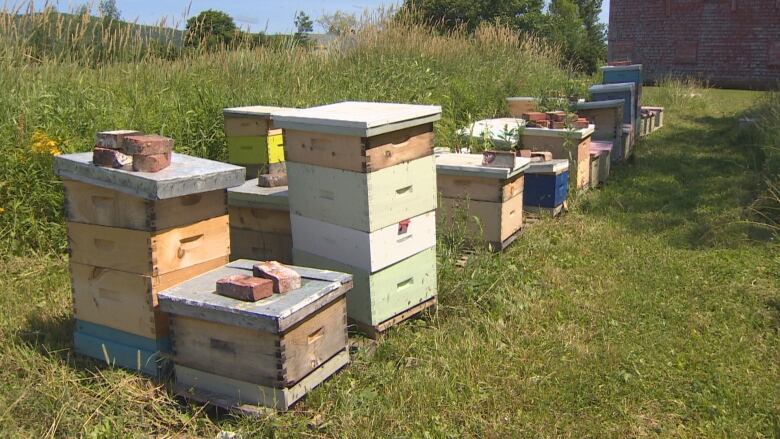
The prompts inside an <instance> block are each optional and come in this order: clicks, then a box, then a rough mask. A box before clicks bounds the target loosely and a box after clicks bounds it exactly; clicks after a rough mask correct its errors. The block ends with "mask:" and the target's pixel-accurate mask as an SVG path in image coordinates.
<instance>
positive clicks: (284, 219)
mask: <svg viewBox="0 0 780 439" xmlns="http://www.w3.org/2000/svg"><path fill="white" fill-rule="evenodd" d="M229 214H230V227H234V228H237V229H246V230H257V231H258V232H269V233H276V234H282V235H289V234H290V233H291V232H290V230H291V229H290V212H287V211H284V210H278V209H264V208H250V207H235V206H230V208H229Z"/></svg>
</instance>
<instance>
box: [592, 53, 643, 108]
mask: <svg viewBox="0 0 780 439" xmlns="http://www.w3.org/2000/svg"><path fill="white" fill-rule="evenodd" d="M599 70H601V75H602V81H601V83H602V84H624V83H629V82H630V83H632V84H634V90H635V101H634V113H635V114H639V110H640V105H641V102H642V84H643V80H642V64H631V65H627V66H603V67H601V68H600V69H599Z"/></svg>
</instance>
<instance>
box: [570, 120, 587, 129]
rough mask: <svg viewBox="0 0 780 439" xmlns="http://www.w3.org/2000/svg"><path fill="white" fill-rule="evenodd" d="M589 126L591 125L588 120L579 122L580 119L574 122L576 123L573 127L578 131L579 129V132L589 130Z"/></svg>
mask: <svg viewBox="0 0 780 439" xmlns="http://www.w3.org/2000/svg"><path fill="white" fill-rule="evenodd" d="M588 125H590V124H589V123H588V119H585V120H579V119H578V120H576V121H574V122H573V123H572V126H573V127H574V128H576V129H578V130H582V129H585V128H587V127H588Z"/></svg>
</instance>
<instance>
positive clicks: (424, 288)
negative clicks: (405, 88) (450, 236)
mask: <svg viewBox="0 0 780 439" xmlns="http://www.w3.org/2000/svg"><path fill="white" fill-rule="evenodd" d="M440 118H441V108H440V107H436V106H425V105H406V104H388V103H372V102H342V103H338V104H333V105H325V106H322V107H314V108H309V109H306V110H297V111H291V112H287V113H284V114H282V115H279V116H276V117H275V118H274V121H275V123H276V126H278V127H280V128H283V129H284V131H285V139H286V145H285V148H286V150H285V152H286V155H287V158H288V162H287V172H288V181H289V201H290V219H291V227H292V238H293V261H294V262H295V263H296V264H299V265H307V266H313V267H317V268H323V269H332V270H340V271H344V272H348V273H351V274H353V275H354V276H355V279H356V281H355V283H356V288H354V289H353V291H352V292H351V293H350V294H349V295H348V296H347V304H348V314H349V317H350V319H351V320H353V321H355V322H356V324H357V325H358V327H359V328H362V329H363V330H364V332H367V333H369V334H368V335H373V336H375V335H376V334H378V333H381V332H382V331H384V330H385V329H387V328H388V327H390V326H392V325H393V324H395V323H398V322H400V321H401V320H403V319H405V318H408V317H410V316H411V315H413V314H414V313H416V312H419V310H421V308H420V305H421V304H422V303H428V304H435V297H436V283H435V278H436V264H435V257H434V256H431V255H435V244H436V225H435V223H436V220H435V210H436V170H435V165H434V158H433V122H435V121H437V120H439V119H440ZM417 260H419V261H421V263H418V264H415V265H412V263H413V262H414V261H417ZM431 261H433V263H431ZM423 279H433V281H430V280H425V281H423ZM415 307H417V308H415ZM415 309H416V310H415Z"/></svg>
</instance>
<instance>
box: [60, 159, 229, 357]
mask: <svg viewBox="0 0 780 439" xmlns="http://www.w3.org/2000/svg"><path fill="white" fill-rule="evenodd" d="M55 172H56V173H57V175H59V176H60V177H61V178H62V179H63V180H64V186H65V209H64V210H65V219H66V227H67V231H68V242H69V247H70V273H71V285H72V290H73V309H74V315H75V317H76V319H77V320H78V321H79V324H77V325H76V333H75V335H74V341H75V347H76V350H77V352H80V353H84V354H86V355H90V356H93V357H96V358H97V359H99V360H105V361H108V362H109V363H110V364H116V365H119V366H123V367H127V368H130V369H133V370H139V367H138V362H137V361H135V360H133V361H131V362H127V361H125V360H128V359H129V358H131V357H132V355H130V353H132V352H136V351H138V352H143V353H144V355H145V356H146V357H149V356H151V353H149V351H148V350H149V349H150V346H164V345H165V343H166V342H165V340H166V339H167V335H168V320H167V317H166V316H165V315H164V314H163V313H161V312H160V311H159V309H158V306H157V293H158V292H159V291H161V290H162V289H164V288H168V287H170V286H173V285H176V284H177V283H179V282H183V281H185V280H187V279H189V278H192V277H194V276H196V275H198V274H200V273H203V272H205V271H209V270H212V269H214V268H216V267H218V266H221V265H222V264H224V263H225V262H227V259H228V255H229V251H230V244H229V236H228V233H229V229H228V216H227V203H226V201H227V195H226V191H225V189H226V188H228V187H231V186H235V185H237V184H240V183H242V182H243V180H244V170H243V169H242V168H240V167H238V166H232V165H227V164H224V163H218V162H213V161H209V160H203V159H199V158H195V157H189V156H185V155H181V154H173V156H172V160H171V166H169V167H168V168H166V169H164V170H162V171H160V172H157V173H144V172H133V171H127V170H120V169H112V168H104V167H98V166H94V165H93V164H92V163H91V154H90V153H82V154H69V155H62V156H58V157H56V158H55ZM96 343H97V344H96ZM128 343H129V344H128ZM106 346H109V347H111V350H110V351H111V352H116V353H117V355H116V357H115V358H114V357H111V356H109V357H111V358H113V360H111V359H109V360H110V361H109V360H107V357H106V355H107V354H105V352H104V351H105V349H106ZM109 353H110V352H109ZM147 354H148V355H147ZM139 355H140V354H139ZM142 356H143V355H142ZM133 358H135V357H133ZM140 370H142V371H143V372H149V373H151V372H154V371H156V370H158V369H157V368H151V367H149V368H146V367H144V368H140Z"/></svg>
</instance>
